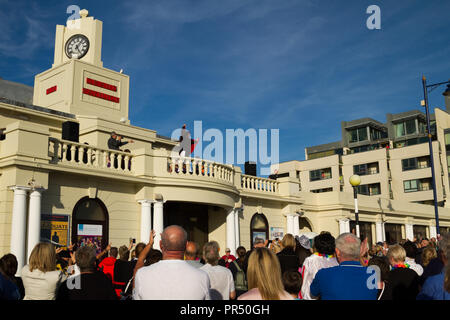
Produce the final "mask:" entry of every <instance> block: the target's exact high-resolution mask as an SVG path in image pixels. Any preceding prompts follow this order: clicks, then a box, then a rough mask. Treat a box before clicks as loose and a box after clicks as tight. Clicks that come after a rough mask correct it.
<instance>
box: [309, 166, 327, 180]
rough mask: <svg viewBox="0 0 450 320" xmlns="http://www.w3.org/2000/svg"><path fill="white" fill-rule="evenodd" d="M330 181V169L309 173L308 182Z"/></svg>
mask: <svg viewBox="0 0 450 320" xmlns="http://www.w3.org/2000/svg"><path fill="white" fill-rule="evenodd" d="M325 179H331V168H325V169H319V170H313V171H310V172H309V181H317V180H325Z"/></svg>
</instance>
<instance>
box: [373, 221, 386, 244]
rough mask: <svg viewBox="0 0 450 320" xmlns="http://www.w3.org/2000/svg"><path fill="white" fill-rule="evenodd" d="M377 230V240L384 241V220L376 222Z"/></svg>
mask: <svg viewBox="0 0 450 320" xmlns="http://www.w3.org/2000/svg"><path fill="white" fill-rule="evenodd" d="M375 231H376V236H377V241H376V242H383V241H384V237H383V222H376V223H375Z"/></svg>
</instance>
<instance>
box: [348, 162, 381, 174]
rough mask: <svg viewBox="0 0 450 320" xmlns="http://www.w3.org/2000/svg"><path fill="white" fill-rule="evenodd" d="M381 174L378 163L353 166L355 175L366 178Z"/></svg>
mask: <svg viewBox="0 0 450 320" xmlns="http://www.w3.org/2000/svg"><path fill="white" fill-rule="evenodd" d="M377 173H379V168H378V162H372V163H365V164H358V165H355V166H353V174H357V175H360V176H365V175H368V174H377Z"/></svg>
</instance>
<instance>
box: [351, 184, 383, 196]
mask: <svg viewBox="0 0 450 320" xmlns="http://www.w3.org/2000/svg"><path fill="white" fill-rule="evenodd" d="M380 189H381V188H380V184H379V183H372V184H362V185H359V186H357V187H356V191H357V193H358V194H362V195H365V196H375V195H379V194H380V193H381V191H380Z"/></svg>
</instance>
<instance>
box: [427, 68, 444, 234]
mask: <svg viewBox="0 0 450 320" xmlns="http://www.w3.org/2000/svg"><path fill="white" fill-rule="evenodd" d="M443 84H450V80H449V81H445V82H439V83H435V84H429V85H427V79H426V78H425V76H422V85H423V96H424V101H423V103H422V105H424V106H425V113H426V117H427V131H428V146H429V148H430V165H431V178H432V183H433V200H434V215H435V218H436V235H437V237H438V238H439V236H440V232H439V211H438V205H437V195H436V178H435V174H434V161H433V144H432V141H431V129H430V111H429V107H428V92H431V91H433V90H434V89H436V88H437V87H439V86H441V85H443ZM443 95H444V96H448V95H450V86H447V90H446V91H445V92H444V93H443Z"/></svg>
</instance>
